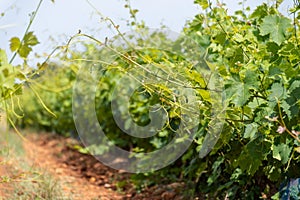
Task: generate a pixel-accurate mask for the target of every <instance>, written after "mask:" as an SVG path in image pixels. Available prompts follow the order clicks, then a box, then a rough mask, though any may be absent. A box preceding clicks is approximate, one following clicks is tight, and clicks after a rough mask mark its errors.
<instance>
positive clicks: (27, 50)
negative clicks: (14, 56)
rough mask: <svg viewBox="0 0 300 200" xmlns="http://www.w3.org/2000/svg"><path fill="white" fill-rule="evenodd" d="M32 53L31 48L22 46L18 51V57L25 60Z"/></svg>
mask: <svg viewBox="0 0 300 200" xmlns="http://www.w3.org/2000/svg"><path fill="white" fill-rule="evenodd" d="M31 51H32V48H31V47H29V46H27V45H22V46H21V47H20V49H19V51H18V53H19V55H20V56H21V57H22V58H27V56H28V55H29V53H30V52H31Z"/></svg>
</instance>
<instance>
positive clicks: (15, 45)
mask: <svg viewBox="0 0 300 200" xmlns="http://www.w3.org/2000/svg"><path fill="white" fill-rule="evenodd" d="M9 46H10V50H11V51H12V52H15V51H17V50H18V49H19V47H20V46H21V40H20V39H19V38H18V37H13V38H11V39H10V45H9Z"/></svg>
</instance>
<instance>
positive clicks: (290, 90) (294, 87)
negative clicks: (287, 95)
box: [289, 80, 300, 92]
mask: <svg viewBox="0 0 300 200" xmlns="http://www.w3.org/2000/svg"><path fill="white" fill-rule="evenodd" d="M299 87H300V81H299V80H296V81H294V82H293V83H292V84H291V86H290V88H289V92H293V91H294V90H295V89H297V88H299Z"/></svg>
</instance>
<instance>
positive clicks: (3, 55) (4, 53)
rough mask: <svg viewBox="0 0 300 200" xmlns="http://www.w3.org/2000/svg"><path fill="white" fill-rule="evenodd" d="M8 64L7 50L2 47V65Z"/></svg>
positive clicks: (0, 61)
mask: <svg viewBox="0 0 300 200" xmlns="http://www.w3.org/2000/svg"><path fill="white" fill-rule="evenodd" d="M6 64H8V60H7V56H6V52H5V51H4V50H3V49H0V67H1V66H3V65H6Z"/></svg>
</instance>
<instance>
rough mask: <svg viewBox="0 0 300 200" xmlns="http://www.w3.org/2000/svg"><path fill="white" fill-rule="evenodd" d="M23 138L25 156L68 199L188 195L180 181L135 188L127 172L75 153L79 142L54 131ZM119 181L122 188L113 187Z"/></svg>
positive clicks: (154, 199) (143, 199)
mask: <svg viewBox="0 0 300 200" xmlns="http://www.w3.org/2000/svg"><path fill="white" fill-rule="evenodd" d="M27 139H28V141H24V142H23V146H24V150H25V152H26V156H27V157H28V160H30V162H32V165H33V166H34V167H37V168H40V169H43V170H45V171H47V173H50V174H51V176H53V177H54V178H55V179H57V180H58V181H59V182H60V183H61V185H62V186H61V189H62V191H63V193H65V194H66V196H68V197H70V196H71V197H72V199H78V200H79V199H80V200H81V199H84V200H92V199H93V200H94V199H101V200H119V199H122V200H127V199H128V200H129V199H133V200H149V199H150V200H161V199H165V200H171V199H172V200H173V199H177V200H180V199H189V198H187V197H185V198H184V197H182V195H181V194H180V193H182V191H183V190H184V185H183V184H181V183H172V184H169V185H159V186H158V185H156V186H153V187H151V188H145V189H144V190H143V191H141V192H137V191H136V190H135V189H134V186H133V185H132V184H130V181H129V180H130V177H129V176H130V174H126V173H122V172H119V171H117V170H114V169H111V168H109V167H107V166H104V165H103V164H101V163H100V162H99V161H98V160H96V159H95V158H94V157H93V156H91V155H87V154H82V153H79V152H78V151H77V150H76V149H74V148H73V147H74V146H75V145H78V144H79V143H78V142H77V141H76V140H73V139H70V138H64V137H61V136H58V135H54V134H29V135H28V136H27ZM5 167H6V168H7V167H8V165H2V166H1V165H0V173H1V174H5V173H7V171H6V169H5ZM120 182H122V188H120V187H117V185H118V183H120ZM124 183H125V184H124ZM0 187H8V188H9V185H5V184H0ZM0 194H1V190H0ZM0 199H1V198H0ZM3 199H5V198H3Z"/></svg>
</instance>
